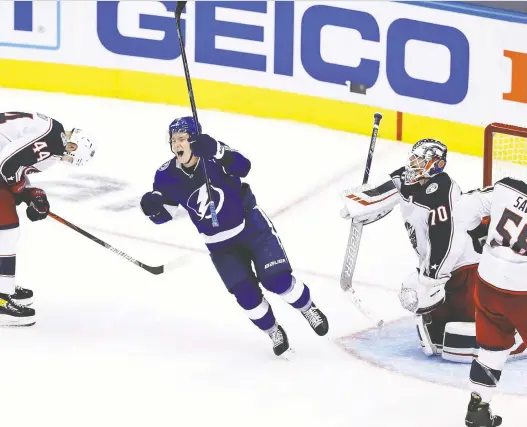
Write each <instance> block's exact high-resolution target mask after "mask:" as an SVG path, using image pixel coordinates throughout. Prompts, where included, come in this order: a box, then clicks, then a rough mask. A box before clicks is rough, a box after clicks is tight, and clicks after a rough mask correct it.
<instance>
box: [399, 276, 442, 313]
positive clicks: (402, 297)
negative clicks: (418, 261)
mask: <svg viewBox="0 0 527 427" xmlns="http://www.w3.org/2000/svg"><path fill="white" fill-rule="evenodd" d="M447 281H448V278H447V277H446V278H442V279H432V278H430V277H427V276H423V275H422V274H418V273H417V271H415V272H413V273H412V274H411V275H410V276H408V277H407V278H406V279H405V280H404V282H403V284H402V286H401V291H400V293H399V301H400V302H401V305H402V307H403V308H404V309H405V310H408V311H411V312H412V313H415V314H425V313H430V312H431V311H433V310H435V309H436V308H437V307H439V306H440V305H441V304H443V302H444V300H445V295H446V294H445V284H446V282H447Z"/></svg>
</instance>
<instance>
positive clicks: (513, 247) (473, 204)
mask: <svg viewBox="0 0 527 427" xmlns="http://www.w3.org/2000/svg"><path fill="white" fill-rule="evenodd" d="M488 215H490V217H491V220H490V224H489V230H488V235H487V240H486V242H485V245H484V247H483V254H482V256H481V260H480V264H479V267H478V272H479V275H480V277H481V278H482V279H483V280H484V281H485V282H487V283H490V284H491V285H493V286H495V287H497V288H500V289H503V290H505V291H512V292H527V184H526V183H525V182H523V181H519V180H516V179H512V178H503V179H501V180H499V181H497V182H496V183H495V184H494V189H493V188H492V187H486V188H482V189H479V190H474V191H471V192H470V193H468V194H467V195H465V197H463V198H462V200H460V203H459V204H458V205H457V206H456V210H455V216H456V223H457V224H459V225H460V226H463V227H465V228H466V229H467V230H469V231H470V230H472V229H474V228H475V227H476V226H477V225H478V224H479V222H480V220H481V218H483V217H485V216H488Z"/></svg>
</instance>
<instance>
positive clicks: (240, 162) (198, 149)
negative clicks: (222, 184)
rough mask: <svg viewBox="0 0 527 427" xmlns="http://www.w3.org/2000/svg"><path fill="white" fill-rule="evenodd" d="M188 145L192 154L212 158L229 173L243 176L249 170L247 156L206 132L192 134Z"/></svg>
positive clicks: (249, 163)
mask: <svg viewBox="0 0 527 427" xmlns="http://www.w3.org/2000/svg"><path fill="white" fill-rule="evenodd" d="M190 147H191V149H192V152H193V153H194V155H196V156H197V157H203V158H206V159H212V160H213V161H214V162H216V163H218V164H219V165H221V166H222V167H223V170H224V171H225V173H227V174H229V175H234V176H238V177H240V178H244V177H246V176H247V175H248V174H249V171H250V170H251V162H250V161H249V159H248V158H247V157H245V156H244V155H243V154H241V153H240V152H238V151H236V150H233V149H232V148H231V147H229V146H228V145H227V144H225V143H223V142H220V141H216V140H215V139H214V138H212V137H211V136H209V135H207V134H201V135H193V136H192V137H191V138H190Z"/></svg>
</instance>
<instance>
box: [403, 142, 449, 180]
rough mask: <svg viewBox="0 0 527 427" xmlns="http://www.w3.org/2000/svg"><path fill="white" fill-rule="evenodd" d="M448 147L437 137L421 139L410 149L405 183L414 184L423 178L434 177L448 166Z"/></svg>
mask: <svg viewBox="0 0 527 427" xmlns="http://www.w3.org/2000/svg"><path fill="white" fill-rule="evenodd" d="M446 155H447V147H446V145H445V144H443V143H442V142H441V141H437V140H435V139H421V140H420V141H418V142H416V143H415V144H414V146H413V147H412V149H411V150H410V155H409V157H408V162H407V164H406V167H405V174H404V183H405V184H406V185H413V184H415V183H417V182H419V181H420V180H422V179H427V178H432V177H433V176H435V175H437V174H440V173H441V172H443V169H445V166H446Z"/></svg>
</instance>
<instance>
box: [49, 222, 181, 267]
mask: <svg viewBox="0 0 527 427" xmlns="http://www.w3.org/2000/svg"><path fill="white" fill-rule="evenodd" d="M48 215H49V216H50V217H51V218H53V219H55V220H57V221H58V222H60V223H61V224H64V225H66V226H67V227H69V228H71V229H72V230H75V231H76V232H77V233H80V234H82V235H83V236H84V237H87V238H88V239H90V240H92V241H94V242H95V243H98V244H99V245H101V246H104V247H105V248H106V249H109V250H111V251H112V252H113V253H115V254H117V255H119V256H120V257H123V258H124V259H126V260H127V261H130V262H131V263H132V264H135V265H137V266H138V267H141V268H142V269H143V270H146V271H148V272H149V273H152V274H156V275H158V274H161V273H164V272H166V271H167V270H169V269H170V268H171V267H173V266H175V265H176V264H175V263H170V264H166V265H159V266H157V267H152V266H150V265H146V264H144V263H142V262H141V261H138V260H136V259H135V258H132V257H131V256H130V255H128V254H126V253H124V252H123V251H120V250H119V249H117V248H114V247H113V246H112V245H110V244H109V243H106V242H104V241H102V240H101V239H99V238H98V237H95V236H94V235H93V234H90V233H88V232H87V231H85V230H83V229H82V228H79V227H77V226H76V225H75V224H72V223H71V222H69V221H67V220H65V219H64V218H62V217H60V216H58V215H56V214H54V213H53V212H49V213H48Z"/></svg>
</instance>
